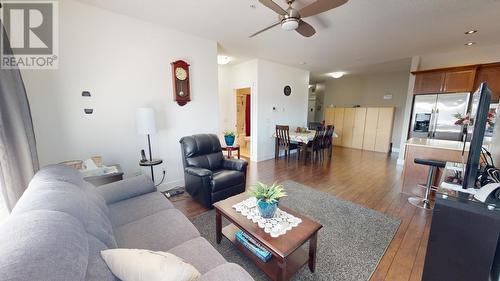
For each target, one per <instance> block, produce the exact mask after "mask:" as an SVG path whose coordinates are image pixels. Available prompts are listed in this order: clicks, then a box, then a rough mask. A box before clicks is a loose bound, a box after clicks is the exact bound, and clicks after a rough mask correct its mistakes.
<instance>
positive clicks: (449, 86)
mask: <svg viewBox="0 0 500 281" xmlns="http://www.w3.org/2000/svg"><path fill="white" fill-rule="evenodd" d="M475 78H476V68H473V69H465V70H451V71H447V72H446V73H445V75H444V84H443V93H459V92H472V91H473V87H474V80H475Z"/></svg>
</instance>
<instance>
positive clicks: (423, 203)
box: [408, 158, 446, 210]
mask: <svg viewBox="0 0 500 281" xmlns="http://www.w3.org/2000/svg"><path fill="white" fill-rule="evenodd" d="M414 162H415V164H420V165H426V166H430V167H429V174H428V176H427V185H426V186H425V195H424V198H420V197H410V198H408V202H409V203H410V204H412V205H413V206H415V207H419V208H422V209H426V210H432V209H433V208H434V207H433V206H432V205H431V202H430V200H429V195H430V194H431V189H432V182H433V181H434V175H435V174H436V170H437V169H438V168H444V167H445V166H446V162H444V161H439V160H431V159H419V158H415V160H414Z"/></svg>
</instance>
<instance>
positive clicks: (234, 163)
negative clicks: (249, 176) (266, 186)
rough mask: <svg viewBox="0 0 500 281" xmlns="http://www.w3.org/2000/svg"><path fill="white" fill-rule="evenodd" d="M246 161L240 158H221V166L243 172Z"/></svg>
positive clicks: (245, 168)
mask: <svg viewBox="0 0 500 281" xmlns="http://www.w3.org/2000/svg"><path fill="white" fill-rule="evenodd" d="M247 166H248V162H247V161H245V160H242V159H224V160H222V168H224V169H225V170H236V171H240V172H245V171H246V170H247Z"/></svg>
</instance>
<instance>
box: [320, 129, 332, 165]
mask: <svg viewBox="0 0 500 281" xmlns="http://www.w3.org/2000/svg"><path fill="white" fill-rule="evenodd" d="M334 131H335V126H333V125H328V126H326V131H325V135H324V137H323V143H322V149H323V150H325V149H328V159H332V145H333V139H332V138H333V132H334Z"/></svg>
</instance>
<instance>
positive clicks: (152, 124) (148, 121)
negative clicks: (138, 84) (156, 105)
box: [136, 107, 156, 135]
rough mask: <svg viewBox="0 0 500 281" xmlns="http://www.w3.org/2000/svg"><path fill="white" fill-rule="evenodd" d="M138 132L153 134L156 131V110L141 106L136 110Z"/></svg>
mask: <svg viewBox="0 0 500 281" xmlns="http://www.w3.org/2000/svg"><path fill="white" fill-rule="evenodd" d="M136 122H137V133H138V134H141V135H151V134H154V133H156V121H155V111H154V110H153V109H152V108H149V107H141V108H138V109H137V112H136Z"/></svg>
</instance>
